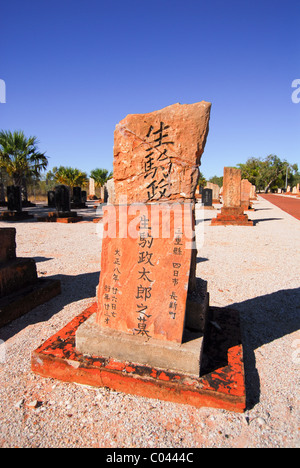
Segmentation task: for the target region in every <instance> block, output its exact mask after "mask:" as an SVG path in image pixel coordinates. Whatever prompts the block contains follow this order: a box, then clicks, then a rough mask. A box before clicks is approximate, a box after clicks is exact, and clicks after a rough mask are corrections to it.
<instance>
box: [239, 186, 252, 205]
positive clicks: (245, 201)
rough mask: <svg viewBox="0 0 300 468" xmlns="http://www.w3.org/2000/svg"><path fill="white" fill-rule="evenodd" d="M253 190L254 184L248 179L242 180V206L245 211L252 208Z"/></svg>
mask: <svg viewBox="0 0 300 468" xmlns="http://www.w3.org/2000/svg"><path fill="white" fill-rule="evenodd" d="M251 192H252V184H251V182H249V180H247V179H242V181H241V207H242V208H243V210H244V211H247V210H251V209H252V205H251V202H250V198H251Z"/></svg>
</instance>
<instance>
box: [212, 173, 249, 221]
mask: <svg viewBox="0 0 300 468" xmlns="http://www.w3.org/2000/svg"><path fill="white" fill-rule="evenodd" d="M211 224H212V225H213V226H214V225H221V226H226V225H237V226H252V225H253V222H252V221H249V220H248V216H247V215H245V214H244V210H243V208H242V206H241V170H240V169H236V168H234V167H224V177H223V207H222V208H221V213H219V214H218V215H217V217H216V218H214V219H212V222H211Z"/></svg>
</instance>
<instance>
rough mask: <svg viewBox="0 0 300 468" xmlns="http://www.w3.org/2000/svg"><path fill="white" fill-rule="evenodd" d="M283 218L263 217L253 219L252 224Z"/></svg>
mask: <svg viewBox="0 0 300 468" xmlns="http://www.w3.org/2000/svg"><path fill="white" fill-rule="evenodd" d="M282 219H283V218H263V219H253V220H252V221H253V226H256V224H258V223H261V222H263V221H280V220H282Z"/></svg>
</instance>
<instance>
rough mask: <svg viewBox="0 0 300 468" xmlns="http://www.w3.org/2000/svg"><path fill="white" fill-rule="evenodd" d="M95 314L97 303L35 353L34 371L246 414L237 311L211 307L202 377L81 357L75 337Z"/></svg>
mask: <svg viewBox="0 0 300 468" xmlns="http://www.w3.org/2000/svg"><path fill="white" fill-rule="evenodd" d="M96 311H97V304H96V303H95V304H93V305H92V306H91V307H89V308H88V309H86V310H85V311H84V312H82V313H81V314H80V315H78V316H77V317H75V318H74V319H73V320H72V321H71V322H70V323H69V324H68V325H66V326H65V327H64V328H63V329H62V330H61V331H60V332H58V333H57V334H56V335H54V336H52V337H51V338H49V339H48V340H47V341H46V342H45V343H43V344H42V345H41V346H40V347H39V348H38V349H37V350H35V351H34V352H33V353H32V359H31V368H32V371H33V372H35V373H37V374H39V375H42V376H44V377H52V378H55V379H59V380H62V381H65V382H76V383H80V384H85V385H91V386H95V387H109V388H111V389H113V390H116V391H120V392H124V393H128V394H134V395H139V396H143V397H147V398H156V399H159V400H165V401H172V402H175V403H182V404H189V405H193V406H196V407H202V406H206V407H215V408H222V409H226V410H230V411H235V412H243V411H244V410H245V408H246V392H245V380H244V366H243V348H242V344H241V336H240V323H239V314H238V312H237V311H235V310H231V309H220V308H214V307H211V308H210V325H209V327H208V330H207V332H206V334H205V341H204V357H203V365H202V369H204V370H203V372H202V376H201V377H199V378H191V377H190V376H188V375H184V374H180V373H171V372H166V371H163V370H161V369H154V368H152V367H147V366H141V365H139V364H135V363H132V362H119V361H115V360H113V359H106V358H104V357H101V356H92V357H88V356H84V355H82V354H79V353H77V352H76V349H75V332H76V330H77V328H78V327H79V325H80V324H82V323H83V322H84V321H85V320H87V318H89V317H90V316H91V314H93V313H96Z"/></svg>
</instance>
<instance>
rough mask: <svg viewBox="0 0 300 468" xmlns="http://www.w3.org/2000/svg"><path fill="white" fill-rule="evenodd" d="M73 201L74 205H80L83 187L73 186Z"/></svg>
mask: <svg viewBox="0 0 300 468" xmlns="http://www.w3.org/2000/svg"><path fill="white" fill-rule="evenodd" d="M73 203H74V205H80V203H82V202H81V187H74V188H73Z"/></svg>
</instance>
